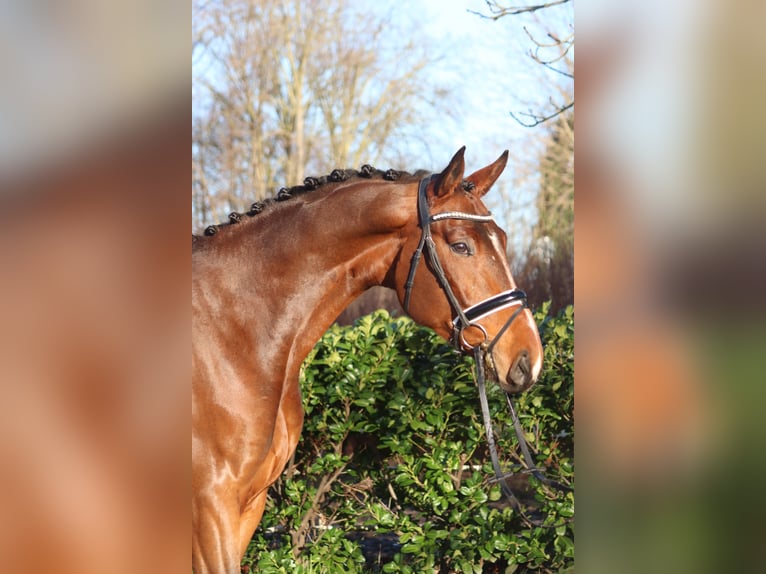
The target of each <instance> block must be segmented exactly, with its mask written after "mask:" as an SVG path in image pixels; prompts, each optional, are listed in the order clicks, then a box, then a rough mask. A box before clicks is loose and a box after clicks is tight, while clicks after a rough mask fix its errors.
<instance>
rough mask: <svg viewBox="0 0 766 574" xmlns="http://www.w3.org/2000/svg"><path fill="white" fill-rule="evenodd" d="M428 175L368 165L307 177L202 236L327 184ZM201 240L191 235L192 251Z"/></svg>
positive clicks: (213, 233) (232, 215)
mask: <svg viewBox="0 0 766 574" xmlns="http://www.w3.org/2000/svg"><path fill="white" fill-rule="evenodd" d="M429 173H430V172H428V171H424V170H418V171H416V172H415V173H412V174H411V173H408V172H406V171H397V170H394V169H389V170H386V171H383V170H380V169H376V168H374V167H372V166H371V165H369V164H365V165H363V166H362V167H361V169H359V170H358V171H357V170H355V169H335V170H333V171H332V173H330V174H329V175H323V176H321V177H307V178H306V179H305V180H303V185H296V186H294V187H290V188H287V187H282V188H280V190H279V191H278V192H277V195H276V196H275V197H273V198H268V199H265V200H263V201H256V202H255V203H253V204H251V205H250V209H248V210H247V211H245V212H243V213H239V212H236V211H234V212H232V213H230V214H229V220H228V221H227V222H224V223H218V224H215V225H209V226H208V227H206V228H205V231H204V235H205V236H206V237H212V236H214V235H216V234H217V233H218V231H219V230H220V229H221V228H222V227H225V226H228V225H236V224H237V223H239V222H241V221H242V220H243V219H244V218H245V216H247V217H254V216H256V215H258V214H259V213H262V212H263V211H264V210H266V209H267V208H268V207H269V206H270V205H272V204H274V203H276V202H281V201H288V200H290V199H292V198H294V197H297V196H299V195H302V194H304V193H307V192H309V191H313V190H315V189H318V188H320V187H322V186H323V185H325V184H327V183H338V182H341V181H346V180H349V179H354V178H360V179H384V180H387V181H396V180H398V179H402V178H413V177H417V178H420V177H423V176H425V175H428V174H429ZM202 239H203V237H202V236H201V235H194V234H192V249H193V248H194V247H196V246H198V245H199V244H200V240H202Z"/></svg>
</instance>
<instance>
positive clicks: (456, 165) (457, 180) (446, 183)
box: [434, 146, 465, 197]
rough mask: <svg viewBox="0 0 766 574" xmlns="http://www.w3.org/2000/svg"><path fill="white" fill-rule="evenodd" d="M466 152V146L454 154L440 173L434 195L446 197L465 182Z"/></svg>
mask: <svg viewBox="0 0 766 574" xmlns="http://www.w3.org/2000/svg"><path fill="white" fill-rule="evenodd" d="M464 154H465V146H463V147H461V148H460V149H459V150H457V153H456V154H455V155H454V156H452V159H451V160H450V162H449V165H448V166H447V167H446V168H445V170H444V171H443V172H441V173H440V174H439V179H438V181H437V182H436V186H435V187H434V195H435V196H436V197H444V196H445V195H447V194H449V193H452V192H453V191H455V190H456V189H457V188H458V186H459V185H460V184H461V183H462V182H463V172H464V171H465V160H464V159H463V155H464Z"/></svg>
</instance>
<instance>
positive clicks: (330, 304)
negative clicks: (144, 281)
mask: <svg viewBox="0 0 766 574" xmlns="http://www.w3.org/2000/svg"><path fill="white" fill-rule="evenodd" d="M347 183H348V182H347ZM416 188H417V185H416V183H414V182H413V183H412V184H409V185H408V184H402V183H391V182H383V181H371V182H359V183H353V184H348V185H340V186H336V187H334V188H333V189H329V190H322V189H321V188H320V189H319V190H316V191H314V192H311V193H309V194H306V195H305V196H301V197H299V198H297V199H293V200H290V201H287V202H284V203H282V204H278V205H276V206H274V208H273V211H272V212H266V213H264V214H262V215H259V216H256V217H255V218H254V219H253V220H251V221H249V222H247V223H244V224H239V225H240V226H241V228H240V229H236V230H234V229H232V230H231V232H232V233H231V236H230V237H220V239H221V240H224V241H222V242H221V248H220V249H218V250H217V258H218V260H219V261H220V262H221V263H222V264H223V265H224V266H225V268H226V271H225V273H228V274H229V277H228V280H227V281H226V283H227V285H230V286H231V287H230V293H229V296H227V297H226V299H227V300H228V301H236V302H237V303H236V304H235V305H234V306H235V307H236V309H237V310H236V313H237V314H238V315H239V317H240V318H241V319H242V320H243V321H247V322H248V323H250V324H253V323H254V324H255V325H257V328H258V329H259V330H262V331H263V332H265V333H268V334H269V336H272V337H277V338H279V339H280V340H281V341H282V342H283V343H289V344H290V346H291V352H290V353H289V355H290V357H292V361H293V363H294V364H293V365H292V367H293V368H296V369H297V368H298V367H299V365H300V362H302V360H303V358H304V357H305V356H306V355H307V354H308V352H309V351H310V350H311V348H312V347H313V345H314V344H315V343H316V341H317V340H318V339H319V337H321V335H322V334H323V333H324V331H326V330H327V328H328V327H329V326H330V325H331V324H332V322H333V321H334V320H335V319H336V318H337V316H338V315H339V314H340V313H341V311H343V309H344V308H345V307H347V306H348V304H349V303H351V302H352V301H353V300H354V299H355V298H356V297H358V296H359V295H360V294H361V293H362V292H364V291H365V290H366V289H368V288H369V287H371V286H373V285H380V284H381V283H382V282H383V281H384V278H385V277H386V275H387V273H388V271H389V269H390V268H391V266H392V264H393V261H394V258H395V257H396V255H397V253H398V252H399V250H400V249H401V244H402V241H403V239H402V237H401V235H402V234H401V233H399V231H400V229H401V228H402V227H403V226H404V225H406V224H407V223H408V220H411V221H413V222H414V220H415V204H416V199H415V198H416ZM260 217H263V219H262V220H260V221H259V220H258V219H259V218H260ZM218 239H219V237H216V238H215V240H218ZM222 272H224V271H222ZM248 316H250V320H249V321H248V320H247V319H248ZM256 316H260V317H265V319H262V320H261V319H258V318H257V317H256ZM255 336H256V337H258V336H259V334H258V333H256V335H255ZM260 336H263V333H260ZM290 368H291V367H290V365H288V369H290Z"/></svg>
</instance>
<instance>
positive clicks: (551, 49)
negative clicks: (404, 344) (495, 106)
mask: <svg viewBox="0 0 766 574" xmlns="http://www.w3.org/2000/svg"><path fill="white" fill-rule="evenodd" d="M485 3H486V4H487V11H488V12H486V13H484V12H476V11H473V13H474V14H477V15H479V16H481V17H482V18H488V19H490V20H499V19H500V18H503V17H505V16H526V15H529V16H530V17H531V18H533V20H534V21H535V22H536V23H537V26H535V29H536V31H532V30H531V29H530V27H529V26H524V28H523V29H524V32H525V33H526V35H527V37H528V39H529V41H530V42H531V44H532V47H531V48H530V49H529V51H528V52H527V54H528V56H529V57H530V58H531V59H532V61H533V62H535V63H536V64H538V65H540V66H541V67H542V68H543V69H545V70H547V71H550V72H553V73H554V75H560V76H562V77H564V78H566V79H568V80H570V82H569V83H567V84H564V85H563V86H562V84H555V85H556V86H557V87H556V90H555V91H556V92H557V94H556V96H550V98H549V100H548V105H547V108H546V109H544V110H537V111H534V110H532V109H530V110H528V111H526V112H511V116H512V117H513V119H514V120H516V121H517V122H519V123H520V124H521V125H523V126H526V127H535V126H538V125H540V124H542V123H545V122H547V121H548V120H552V119H554V118H557V117H558V116H560V115H561V114H564V113H566V112H568V111H569V110H571V109H572V108H573V107H574V90H573V84H574V57H573V53H574V25H573V23H572V22H571V21H570V22H569V23H568V25H567V26H566V30H565V31H564V32H563V33H562V32H559V31H554V30H553V29H552V27H551V26H549V25H547V24H546V23H545V22H544V21H543V16H541V14H540V13H541V12H542V11H549V12H550V11H552V10H554V9H557V7H561V6H563V5H566V4H570V3H571V0H550V1H549V2H541V3H536V4H526V5H513V4H508V5H506V4H505V3H504V2H503V1H501V0H485ZM541 29H542V30H543V31H542V33H541V32H540V31H539V30H541Z"/></svg>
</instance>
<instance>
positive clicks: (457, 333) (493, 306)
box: [404, 176, 571, 526]
mask: <svg viewBox="0 0 766 574" xmlns="http://www.w3.org/2000/svg"><path fill="white" fill-rule="evenodd" d="M433 177H434V176H430V177H426V178H424V179H421V180H420V184H419V185H418V220H419V223H420V230H421V234H420V242H419V243H418V246H417V248H416V249H415V252H414V253H413V255H412V260H411V263H410V271H409V274H408V275H407V282H406V283H405V284H404V310H405V312H407V313H409V307H410V297H411V295H412V286H413V284H414V282H415V272H416V271H417V268H418V264H419V263H420V259H421V257H422V256H423V251H424V250H425V252H426V254H427V255H428V261H429V263H430V264H431V271H432V272H433V274H434V276H435V277H436V280H437V282H438V283H439V286H440V287H441V288H442V290H443V291H444V293H445V295H446V296H447V300H448V301H449V303H450V306H451V307H452V309H453V311H454V312H455V318H454V319H453V320H452V343H453V344H454V345H455V347H456V348H457V349H458V350H462V351H466V352H472V353H473V357H474V366H475V368H476V383H477V386H478V388H479V399H480V402H481V410H482V416H483V417H484V427H485V430H486V434H487V443H488V445H489V453H490V457H491V459H492V466H493V468H494V470H495V479H494V480H493V481H494V482H499V483H500V487H501V489H502V491H503V493H504V494H505V496H506V498H508V500H509V501H510V502H511V504H512V506H513V507H514V508H515V509H516V510H518V511H519V512H520V514H521V516H522V517H523V518H524V519H525V520H527V521H528V522H530V523H531V524H533V525H536V526H540V525H541V524H540V523H538V522H537V521H535V520H533V519H531V518H529V517H527V516H526V514H525V513H524V510H523V508H522V507H521V504H520V503H519V501H518V499H517V498H516V496H515V495H514V494H513V492H512V491H511V489H510V487H509V486H508V483H507V482H506V478H508V477H509V476H511V474H506V473H503V472H502V470H501V469H500V462H499V459H498V456H497V447H496V446H495V438H494V431H493V430H492V420H491V418H490V414H489V403H488V401H487V392H486V387H485V377H486V372H487V367H489V369H490V370H491V372H492V374H494V375H495V376H497V371H496V369H495V366H494V360H493V359H492V351H493V349H494V348H495V345H496V344H497V342H498V341H499V340H500V338H501V337H502V336H503V335H504V334H505V332H506V331H507V330H508V328H509V327H510V326H511V323H513V321H514V319H516V317H517V316H518V315H519V313H521V312H522V311H523V310H524V309H526V308H527V295H526V293H524V291H522V290H521V289H509V290H508V291H503V292H502V293H498V294H497V295H493V296H492V297H489V298H487V299H484V300H483V301H480V302H478V303H476V304H474V305H471V306H470V307H467V308H465V309H464V308H463V307H462V306H461V305H460V303H459V302H458V300H457V297H455V293H454V292H453V290H452V287H451V286H450V283H449V280H448V279H447V276H446V274H445V273H444V268H443V267H442V264H441V261H439V256H438V254H437V253H436V244H435V243H434V240H433V237H432V235H431V224H432V223H435V222H437V221H442V220H445V219H462V220H467V221H478V222H480V223H489V222H491V221H492V220H493V219H492V216H491V215H478V214H474V213H464V212H461V211H447V212H444V213H437V214H434V215H431V213H430V210H429V208H428V197H427V195H426V190H427V188H428V184H429V183H430V182H431V180H432V179H433ZM513 306H518V309H516V311H514V312H513V314H512V315H511V316H510V318H509V319H508V320H507V321H506V322H505V324H504V325H503V326H502V327H501V328H500V330H499V331H498V332H497V333H496V334H495V336H494V337H493V338H492V340H491V341H490V337H489V335H488V334H487V331H486V329H485V328H484V327H483V326H482V325H481V324H480V323H478V321H480V320H481V319H484V318H485V317H488V316H490V315H492V314H494V313H497V312H498V311H502V310H503V309H507V308H509V307H513ZM469 328H475V329H478V330H479V331H480V332H481V333H482V334H483V336H484V340H483V341H482V342H481V343H479V344H477V345H471V344H470V343H469V342H468V341H466V340H465V336H464V333H465V331H466V329H469ZM506 398H507V400H508V406H509V408H510V410H511V418H512V420H513V425H514V429H515V431H516V437H517V439H518V442H519V447H520V448H521V451H522V454H523V456H524V462H525V463H526V466H527V472H529V473H531V474H532V475H533V476H534V477H535V478H537V479H538V480H539V481H540V482H542V483H545V484H548V485H550V486H553V487H554V488H557V489H559V490H571V488H570V487H568V486H566V485H563V484H561V483H559V482H556V481H553V480H551V479H549V478H547V477H545V476H544V475H543V474H542V472H541V471H540V469H538V468H537V467H536V466H535V463H534V461H533V459H532V455H531V453H530V452H529V448H528V447H527V443H526V440H525V439H524V430H523V429H522V428H521V423H520V422H519V417H518V415H517V414H516V409H515V408H514V406H513V401H512V400H511V395H510V394H508V393H506Z"/></svg>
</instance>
